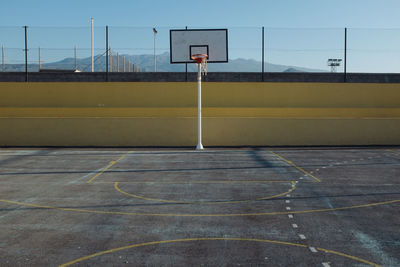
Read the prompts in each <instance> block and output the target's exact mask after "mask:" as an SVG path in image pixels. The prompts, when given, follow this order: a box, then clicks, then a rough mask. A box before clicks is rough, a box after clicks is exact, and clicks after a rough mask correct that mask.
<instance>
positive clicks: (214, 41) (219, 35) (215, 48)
mask: <svg viewBox="0 0 400 267" xmlns="http://www.w3.org/2000/svg"><path fill="white" fill-rule="evenodd" d="M169 34H170V58H171V64H175V63H195V61H193V60H192V59H191V58H190V57H191V56H192V55H194V54H207V55H208V59H207V63H224V62H228V30H227V29H190V30H170V32H169Z"/></svg>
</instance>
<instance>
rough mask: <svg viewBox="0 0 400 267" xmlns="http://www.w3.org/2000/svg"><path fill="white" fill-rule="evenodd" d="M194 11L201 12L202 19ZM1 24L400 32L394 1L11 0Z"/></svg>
mask: <svg viewBox="0 0 400 267" xmlns="http://www.w3.org/2000/svg"><path fill="white" fill-rule="evenodd" d="M195 8H199V9H203V10H205V11H206V13H205V14H203V15H202V16H201V18H200V17H199V16H196V14H194V10H195ZM1 10H2V11H1V17H0V25H8V26H20V25H25V24H26V25H32V26H85V25H86V24H87V23H88V20H89V18H90V17H91V16H92V17H94V18H96V23H97V25H110V26H111V25H112V26H153V25H157V26H182V25H187V26H193V27H194V26H208V27H210V26H211V27H212V26H215V25H222V26H229V27H233V26H261V25H264V26H266V27H353V28H354V27H356V28H359V27H362V28H371V27H372V28H400V20H399V19H398V14H399V12H400V1H398V0H331V1H329V0H248V1H243V0H240V1H235V0H230V1H227V0H214V1H210V0H202V1H193V0H114V1H109V0H107V1H105V0H95V1H93V0H80V1H77V0H68V1H65V0H35V1H32V0H13V1H3V3H2V4H1Z"/></svg>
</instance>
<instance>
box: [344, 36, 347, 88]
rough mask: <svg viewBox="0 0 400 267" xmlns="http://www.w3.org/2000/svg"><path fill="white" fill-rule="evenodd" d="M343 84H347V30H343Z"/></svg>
mask: <svg viewBox="0 0 400 267" xmlns="http://www.w3.org/2000/svg"><path fill="white" fill-rule="evenodd" d="M344 82H347V28H344Z"/></svg>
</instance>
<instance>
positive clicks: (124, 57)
mask: <svg viewBox="0 0 400 267" xmlns="http://www.w3.org/2000/svg"><path fill="white" fill-rule="evenodd" d="M123 62H124V72H125V57H123Z"/></svg>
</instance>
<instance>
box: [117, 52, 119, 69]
mask: <svg viewBox="0 0 400 267" xmlns="http://www.w3.org/2000/svg"><path fill="white" fill-rule="evenodd" d="M117 72H119V53H118V52H117Z"/></svg>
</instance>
